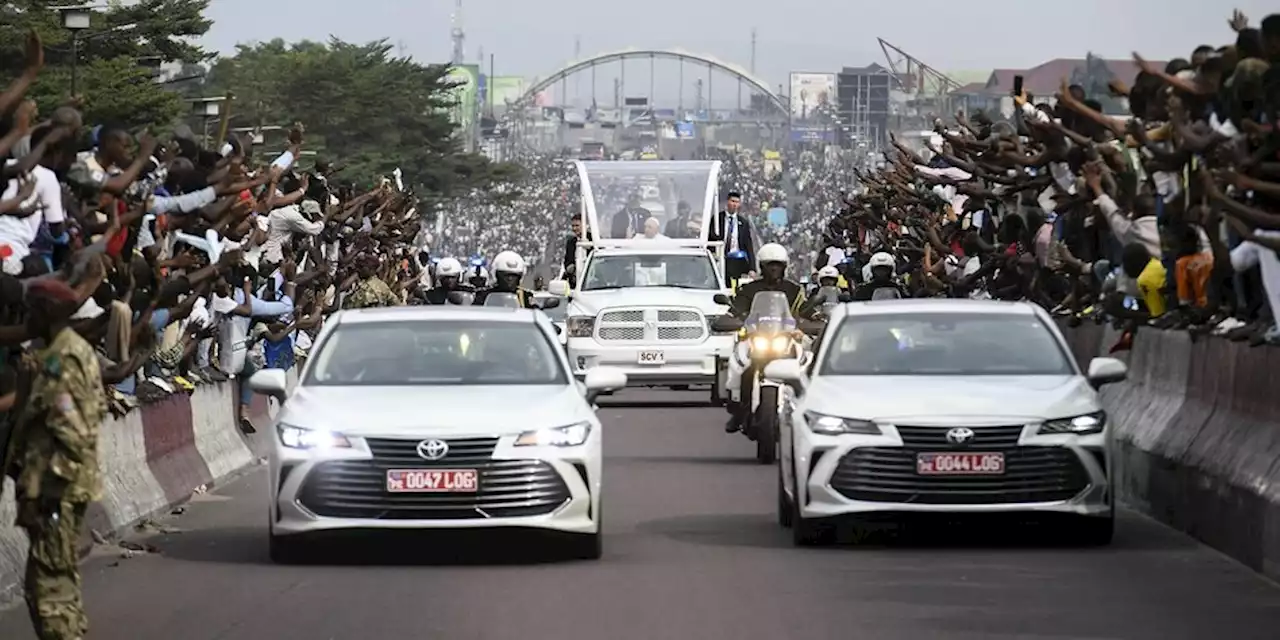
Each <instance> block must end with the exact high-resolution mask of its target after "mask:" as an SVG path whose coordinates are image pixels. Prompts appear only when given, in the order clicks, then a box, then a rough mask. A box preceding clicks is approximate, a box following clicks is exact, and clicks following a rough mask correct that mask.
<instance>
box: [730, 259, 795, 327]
mask: <svg viewBox="0 0 1280 640" xmlns="http://www.w3.org/2000/svg"><path fill="white" fill-rule="evenodd" d="M756 258H757V259H758V260H759V261H760V274H761V278H760V279H759V280H752V281H751V282H748V283H746V284H744V285H742V286H740V287H738V290H737V292H735V293H734V294H733V300H732V302H733V307H732V309H731V311H732V312H733V315H735V316H737V317H739V318H745V317H747V314H749V313H751V302H752V301H753V300H754V299H755V297H756V294H757V293H760V292H761V291H781V292H782V293H784V294H786V296H787V302H788V303H789V304H790V305H791V314H792V315H794V316H796V317H800V307H801V306H802V305H803V304H804V287H802V286H800V283H798V282H794V281H791V280H788V279H787V266H788V265H790V264H791V257H790V256H788V255H787V249H786V248H785V247H783V246H782V245H780V244H777V243H775V242H770V243H769V244H766V245H764V246H763V247H760V251H759V252H758V253H757V254H756Z"/></svg>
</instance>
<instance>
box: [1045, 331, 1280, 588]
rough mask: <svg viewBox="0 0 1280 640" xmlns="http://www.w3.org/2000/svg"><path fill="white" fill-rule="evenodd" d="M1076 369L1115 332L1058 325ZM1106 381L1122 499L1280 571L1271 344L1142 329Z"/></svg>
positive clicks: (1265, 569)
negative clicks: (1122, 375)
mask: <svg viewBox="0 0 1280 640" xmlns="http://www.w3.org/2000/svg"><path fill="white" fill-rule="evenodd" d="M1063 332H1064V334H1065V335H1066V337H1067V341H1068V342H1069V343H1070V344H1071V347H1072V351H1073V352H1074V354H1075V355H1076V357H1077V358H1078V359H1079V360H1080V362H1081V365H1082V366H1087V364H1088V360H1089V359H1090V358H1092V357H1094V356H1098V355H1106V351H1107V349H1109V348H1110V346H1111V345H1112V344H1114V343H1115V341H1116V340H1117V339H1118V337H1119V336H1118V335H1117V333H1116V332H1115V331H1113V330H1110V329H1106V328H1104V327H1100V326H1096V325H1086V326H1081V327H1077V328H1075V329H1068V328H1065V327H1064V328H1063ZM1117 355H1119V356H1120V357H1121V359H1123V360H1126V361H1127V362H1128V364H1129V379H1128V380H1127V381H1126V382H1124V383H1121V384H1116V385H1112V386H1108V387H1105V388H1104V389H1103V391H1102V399H1103V406H1104V407H1105V408H1106V410H1107V413H1108V415H1109V416H1110V424H1111V437H1112V439H1113V452H1114V454H1115V455H1114V458H1113V463H1112V464H1113V470H1114V477H1115V481H1116V485H1117V487H1116V490H1117V494H1118V495H1119V497H1120V499H1121V500H1122V501H1124V502H1125V503H1127V504H1129V505H1131V506H1133V507H1134V508H1136V509H1138V510H1140V511H1142V512H1144V513H1146V514H1148V515H1150V516H1152V517H1154V518H1156V519H1158V520H1161V521H1163V522H1165V523H1167V524H1169V525H1171V526H1173V527H1176V528H1178V529H1181V530H1182V531H1185V532H1187V533H1189V534H1191V535H1192V536H1194V537H1196V538H1198V539H1199V540H1201V541H1203V542H1205V543H1206V544H1208V545H1210V546H1212V547H1215V548H1217V549H1219V550H1221V551H1223V552H1224V553H1227V554H1228V555H1231V556H1232V557H1234V558H1236V559H1238V560H1239V561H1241V562H1243V563H1244V564H1246V565H1248V566H1249V567H1251V568H1253V569H1255V570H1257V571H1259V572H1261V573H1263V574H1266V575H1267V576H1269V577H1271V578H1274V579H1280V506H1278V505H1280V349H1276V348H1273V347H1249V346H1248V345H1246V344H1242V343H1236V342H1229V341H1226V340H1222V339H1219V338H1200V339H1198V340H1197V341H1194V342H1193V341H1192V339H1191V337H1190V335H1189V334H1188V333H1186V332H1184V331H1158V330H1155V329H1148V328H1143V329H1141V330H1139V332H1138V334H1137V337H1136V339H1135V340H1134V344H1133V349H1132V350H1130V351H1128V352H1120V353H1119V354H1117Z"/></svg>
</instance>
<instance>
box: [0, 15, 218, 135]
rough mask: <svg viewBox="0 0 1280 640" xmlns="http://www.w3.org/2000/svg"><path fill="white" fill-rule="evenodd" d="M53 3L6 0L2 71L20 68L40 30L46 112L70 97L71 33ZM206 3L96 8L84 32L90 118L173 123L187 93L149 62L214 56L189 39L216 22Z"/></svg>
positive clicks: (84, 87) (1, 23)
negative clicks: (156, 75) (29, 39)
mask: <svg viewBox="0 0 1280 640" xmlns="http://www.w3.org/2000/svg"><path fill="white" fill-rule="evenodd" d="M51 4H52V3H49V2H47V1H42V0H17V1H9V2H0V75H2V76H4V77H5V78H12V77H14V76H15V75H17V74H18V73H20V72H21V69H22V65H23V63H24V58H23V55H22V50H23V42H24V41H25V38H26V34H27V32H28V30H30V29H35V30H36V32H37V33H39V34H40V37H41V39H42V40H43V41H44V44H45V65H46V66H45V69H44V71H43V72H42V73H41V74H40V78H39V80H37V82H36V85H35V87H33V89H32V91H31V95H32V97H34V98H36V99H37V101H38V102H39V103H40V108H41V112H42V113H48V112H49V111H50V110H52V109H53V108H54V107H55V106H57V105H58V104H60V103H62V102H64V101H65V99H66V97H67V95H68V92H69V91H70V88H71V62H72V46H71V33H70V32H69V31H67V30H66V29H64V28H63V27H62V18H61V15H60V14H59V12H58V11H57V10H56V9H53V8H50V5H51ZM68 4H74V3H68ZM208 5H209V0H140V1H139V2H136V3H133V4H129V5H124V4H122V3H111V4H110V5H108V6H107V8H106V9H105V10H103V11H95V12H94V13H93V15H92V17H91V20H90V24H91V26H90V28H89V29H86V30H85V31H83V32H81V33H80V34H79V36H78V47H77V48H78V56H77V57H78V60H79V64H78V65H77V66H78V70H79V74H78V75H79V86H78V87H77V93H79V94H81V95H82V96H83V97H84V112H85V121H86V122H90V123H102V122H112V123H118V124H121V125H125V126H137V125H144V124H152V123H158V124H168V123H169V122H170V121H172V120H173V119H174V118H176V117H178V116H179V115H181V114H182V113H183V111H184V106H183V101H182V99H181V97H179V96H178V95H177V94H175V93H174V92H172V91H170V90H168V89H167V88H166V87H164V86H162V85H158V84H156V83H155V82H153V80H152V73H153V72H152V71H151V70H150V69H148V68H147V67H146V66H144V63H145V62H148V61H157V60H162V61H167V62H182V63H188V64H196V63H200V62H203V61H207V60H208V59H209V58H210V57H211V55H210V54H209V53H208V52H206V51H204V50H203V49H201V48H200V47H198V46H196V45H194V44H192V43H191V42H190V41H189V40H188V39H190V38H195V37H198V36H201V35H204V33H205V32H207V31H208V30H209V27H210V26H211V25H212V23H211V22H210V21H209V20H206V19H205V18H204V10H205V9H206V8H207V7H208Z"/></svg>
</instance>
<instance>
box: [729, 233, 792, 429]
mask: <svg viewBox="0 0 1280 640" xmlns="http://www.w3.org/2000/svg"><path fill="white" fill-rule="evenodd" d="M756 258H757V259H758V260H759V261H760V274H761V277H760V279H759V280H752V281H751V282H748V283H746V284H744V285H742V286H740V287H738V290H737V292H736V293H734V296H733V299H732V300H730V302H731V306H730V308H729V311H730V313H732V314H733V315H734V316H736V317H738V318H746V317H747V316H748V315H749V314H750V313H751V303H752V301H754V300H755V297H756V294H757V293H760V292H762V291H781V292H782V293H783V294H784V295H786V296H787V302H788V303H789V305H790V307H791V314H792V315H793V316H795V317H797V318H800V317H807V316H808V315H809V314H808V312H805V313H802V311H801V309H802V307H804V306H805V296H804V287H802V286H801V285H800V283H798V282H795V281H792V280H788V279H787V277H786V274H787V267H788V266H789V265H790V263H791V258H790V256H788V255H787V250H786V248H785V247H783V246H782V245H780V244H777V243H774V242H771V243H769V244H766V245H764V246H763V247H760V250H759V252H758V253H757V254H756ZM730 371H733V367H730ZM753 375H754V372H752V371H751V370H750V367H747V368H746V369H744V370H743V371H742V373H741V375H740V376H738V378H737V379H736V380H735V379H733V378H732V377H731V378H730V379H729V380H727V382H728V384H729V385H730V387H732V386H733V385H741V386H746V385H745V381H748V380H751V378H750V377H749V376H753ZM739 397H740V398H741V399H742V401H741V402H740V403H739V405H740V406H738V407H731V408H730V417H729V421H728V422H726V423H725V426H724V430H725V432H727V433H734V432H737V431H741V430H742V425H743V423H744V422H745V420H746V418H747V415H748V414H749V413H750V411H751V403H752V401H751V400H750V399H748V398H747V394H746V393H743V394H741V395H740V396H739Z"/></svg>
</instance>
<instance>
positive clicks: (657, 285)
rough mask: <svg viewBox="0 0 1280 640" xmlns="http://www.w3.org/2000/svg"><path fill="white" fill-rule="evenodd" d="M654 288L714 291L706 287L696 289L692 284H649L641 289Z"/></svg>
mask: <svg viewBox="0 0 1280 640" xmlns="http://www.w3.org/2000/svg"><path fill="white" fill-rule="evenodd" d="M652 287H670V288H672V289H698V290H700V291H712V289H708V288H706V287H695V286H693V285H691V284H647V285H645V286H643V287H641V288H642V289H649V288H652Z"/></svg>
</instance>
